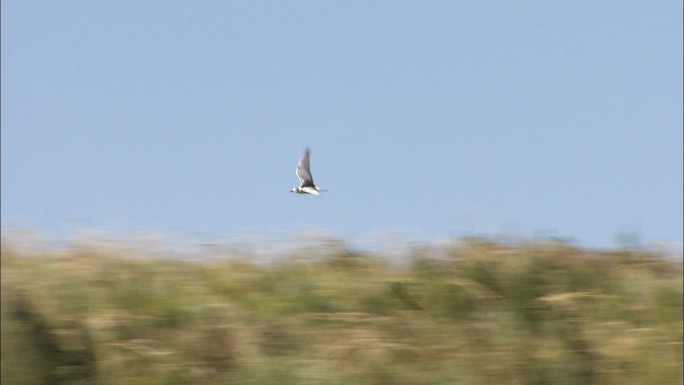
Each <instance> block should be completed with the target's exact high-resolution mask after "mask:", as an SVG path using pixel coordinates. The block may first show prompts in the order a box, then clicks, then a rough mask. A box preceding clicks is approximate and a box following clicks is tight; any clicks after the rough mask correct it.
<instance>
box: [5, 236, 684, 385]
mask: <svg viewBox="0 0 684 385" xmlns="http://www.w3.org/2000/svg"><path fill="white" fill-rule="evenodd" d="M5 244H6V242H3V249H2V382H3V383H8V384H9V383H11V384H35V383H54V384H79V383H83V384H93V383H94V384H426V385H427V384H503V383H505V384H564V385H567V384H602V385H610V384H621V385H622V384H680V383H681V382H682V326H683V324H682V308H683V305H682V265H681V262H680V261H677V262H671V261H666V260H664V259H661V258H659V257H658V256H657V255H653V254H650V253H646V252H637V251H611V252H594V251H588V250H581V249H577V248H574V247H572V246H569V245H564V244H555V243H554V244H549V243H538V244H535V243H531V244H524V245H515V246H510V245H502V244H497V243H496V242H491V241H487V240H468V241H464V242H460V243H459V244H458V245H456V246H454V247H451V248H450V249H449V250H448V251H447V252H446V253H444V252H442V253H440V257H439V258H437V257H435V255H436V254H435V253H434V252H433V251H431V250H430V249H424V250H416V251H415V252H414V253H413V255H412V256H411V261H412V262H411V263H410V265H409V266H406V267H396V266H390V265H388V264H386V263H384V262H382V261H381V260H380V259H379V258H375V257H374V256H373V255H365V254H360V253H355V252H353V251H350V250H348V249H347V248H346V247H344V245H343V244H341V243H339V242H338V243H336V244H335V245H331V246H329V247H326V246H321V247H317V248H308V249H306V250H301V251H299V252H296V253H294V254H293V255H291V256H288V257H285V256H284V257H283V258H282V260H281V262H277V263H273V264H269V265H255V264H250V263H247V262H245V261H244V259H241V260H239V261H238V260H234V261H231V260H230V259H225V260H220V261H212V262H207V261H205V262H197V261H194V262H190V261H178V260H163V259H162V260H160V259H152V258H145V257H144V254H145V251H144V250H142V251H135V252H134V251H121V249H119V250H113V249H108V248H102V249H98V248H97V247H94V248H93V247H90V248H73V249H70V250H67V251H63V250H62V251H59V252H52V253H26V252H18V251H16V250H13V249H12V248H11V247H9V246H6V245H5ZM5 381H6V382H5Z"/></svg>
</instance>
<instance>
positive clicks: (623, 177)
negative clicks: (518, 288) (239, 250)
mask: <svg viewBox="0 0 684 385" xmlns="http://www.w3.org/2000/svg"><path fill="white" fill-rule="evenodd" d="M682 82H683V80H682V2H681V1H679V0H663V1H655V2H654V1H517V2H511V1H425V2H424V1H373V2H369V1H317V0H316V1H313V0H311V1H151V0H145V1H139V0H135V1H126V0H120V1H74V0H71V1H69V0H66V1H3V2H2V225H3V228H8V227H25V228H30V229H36V230H40V231H44V232H47V233H52V234H68V233H70V232H71V231H74V230H77V229H82V228H87V229H100V230H104V231H112V232H121V231H124V232H126V231H131V232H137V231H143V232H154V233H162V234H173V233H184V234H191V233H203V234H215V235H217V236H223V235H229V234H235V233H240V232H245V231H247V232H263V233H273V232H276V233H282V232H289V231H293V232H296V231H300V230H301V229H307V228H314V229H323V230H325V231H328V232H330V233H332V234H334V235H336V236H340V237H343V238H347V239H354V238H355V237H361V236H365V235H367V234H372V233H375V232H385V231H389V232H398V233H401V234H404V235H406V236H407V237H410V238H415V239H427V240H437V239H449V238H454V237H461V236H468V235H482V234H490V235H491V234H499V233H509V234H512V233H517V234H532V235H534V234H537V235H539V234H542V235H545V236H556V237H562V238H570V239H574V240H576V241H577V242H578V243H579V244H581V245H586V246H591V247H606V246H610V245H612V242H613V240H614V238H615V236H616V235H617V234H620V233H625V232H629V233H636V234H638V236H639V238H640V239H641V241H642V242H644V243H646V244H651V243H657V242H663V241H665V242H675V244H678V245H679V246H678V247H679V248H680V249H681V242H682V232H683V228H682V222H683V218H682V211H683V207H682V200H683V197H682V194H683V189H684V187H683V182H682V174H683V166H682V163H683V156H682V145H683V139H682V128H683V121H682V102H683V101H682ZM306 146H309V147H310V148H311V151H312V154H311V167H312V172H313V175H314V178H315V181H316V184H317V185H319V186H320V187H323V188H327V189H328V190H329V192H328V193H327V194H325V195H323V196H321V197H315V196H298V195H296V194H292V193H290V192H289V190H290V189H291V188H292V187H294V186H295V185H296V183H297V178H296V177H295V175H294V169H295V165H296V163H297V159H298V157H299V156H300V154H301V152H302V150H303V149H304V147H306Z"/></svg>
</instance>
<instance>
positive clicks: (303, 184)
mask: <svg viewBox="0 0 684 385" xmlns="http://www.w3.org/2000/svg"><path fill="white" fill-rule="evenodd" d="M295 173H296V174H297V178H299V187H295V188H293V189H292V190H291V192H296V193H297V194H312V195H321V191H325V190H321V189H319V188H318V187H316V185H315V184H314V182H313V177H312V176H311V169H310V168H309V148H308V147H307V148H305V149H304V153H303V154H302V157H301V158H299V162H298V163H297V170H296V171H295Z"/></svg>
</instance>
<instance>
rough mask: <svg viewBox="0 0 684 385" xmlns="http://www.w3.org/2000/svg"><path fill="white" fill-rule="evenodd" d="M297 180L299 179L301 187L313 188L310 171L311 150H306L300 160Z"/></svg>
mask: <svg viewBox="0 0 684 385" xmlns="http://www.w3.org/2000/svg"><path fill="white" fill-rule="evenodd" d="M296 174H297V178H299V184H300V186H301V187H304V186H312V185H313V177H312V176H311V170H310V169H309V149H308V148H307V149H305V150H304V154H302V157H301V158H299V163H297V171H296Z"/></svg>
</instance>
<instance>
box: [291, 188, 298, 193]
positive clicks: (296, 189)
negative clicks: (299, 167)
mask: <svg viewBox="0 0 684 385" xmlns="http://www.w3.org/2000/svg"><path fill="white" fill-rule="evenodd" d="M290 192H299V187H295V188H293V189H292V190H290Z"/></svg>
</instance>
